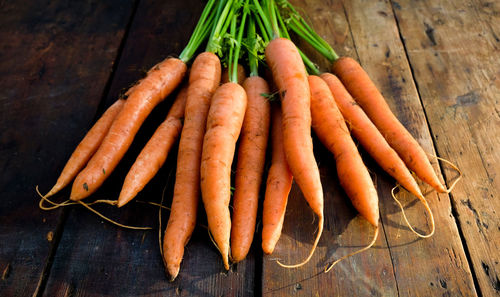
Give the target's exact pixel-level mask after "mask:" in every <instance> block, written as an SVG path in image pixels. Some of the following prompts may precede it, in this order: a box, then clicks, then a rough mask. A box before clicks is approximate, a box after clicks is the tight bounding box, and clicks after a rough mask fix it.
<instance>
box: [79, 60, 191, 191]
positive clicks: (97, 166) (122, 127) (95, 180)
mask: <svg viewBox="0 0 500 297" xmlns="http://www.w3.org/2000/svg"><path fill="white" fill-rule="evenodd" d="M186 69H187V66H186V64H184V62H182V61H181V60H179V59H175V58H167V59H165V60H163V61H162V62H160V63H158V64H157V65H156V66H154V67H153V68H151V70H149V72H148V74H147V75H146V77H145V78H144V79H142V80H140V81H139V82H138V84H137V85H135V86H134V87H133V90H132V91H131V92H130V94H129V95H128V98H127V101H126V102H125V104H124V106H123V109H122V110H121V111H120V113H119V114H118V116H117V117H116V119H115V120H114V121H113V124H112V125H111V127H110V129H109V132H108V134H107V135H106V137H105V138H104V140H103V141H102V144H101V146H100V147H99V149H98V150H97V152H96V153H95V154H94V156H93V157H92V158H91V159H90V161H89V163H88V164H87V167H85V169H84V170H83V171H82V172H80V174H78V176H77V177H76V179H75V182H74V183H73V188H72V190H71V195H70V199H71V200H81V199H83V198H85V197H88V196H89V195H91V194H92V193H94V192H95V191H96V190H97V189H98V188H99V186H101V184H102V183H103V182H104V180H105V179H106V178H107V177H108V176H109V175H110V174H111V172H112V171H113V170H114V169H115V167H116V165H118V163H119V162H120V160H121V158H122V157H123V155H125V153H126V152H127V150H128V148H129V147H130V145H131V144H132V141H133V140H134V137H135V134H136V133H137V131H138V130H139V128H140V127H141V125H142V123H143V122H144V120H145V119H146V117H147V116H148V115H149V114H150V113H151V111H152V110H153V108H154V107H155V106H156V105H157V104H158V103H160V102H161V101H162V100H163V99H164V98H165V97H167V96H168V95H169V94H170V93H171V92H172V91H173V90H174V89H175V88H176V87H177V86H178V85H179V84H180V82H181V81H182V78H183V77H184V74H185V73H186Z"/></svg>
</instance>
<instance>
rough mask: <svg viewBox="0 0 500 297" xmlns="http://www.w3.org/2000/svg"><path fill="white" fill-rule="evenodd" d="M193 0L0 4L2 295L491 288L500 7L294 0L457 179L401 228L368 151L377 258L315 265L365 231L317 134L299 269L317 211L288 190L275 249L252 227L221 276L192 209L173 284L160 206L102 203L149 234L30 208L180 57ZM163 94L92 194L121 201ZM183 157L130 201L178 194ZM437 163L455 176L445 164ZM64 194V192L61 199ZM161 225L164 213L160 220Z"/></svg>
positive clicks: (499, 143)
mask: <svg viewBox="0 0 500 297" xmlns="http://www.w3.org/2000/svg"><path fill="white" fill-rule="evenodd" d="M203 3H204V2H203V1H201V0H183V1H159V0H158V1H156V0H149V1H145V0H144V1H132V0H129V1H125V0H108V1H60V0H57V1H55V0H54V1H0V77H1V79H0V127H1V129H2V130H1V132H0V169H1V171H2V173H1V175H2V178H1V180H0V197H1V201H2V203H1V204H0V273H1V274H2V276H1V280H0V296H29V295H33V296H42V295H43V296H139V295H140V296H152V295H158V296H178V295H179V296H261V295H265V296H499V295H500V280H499V278H500V277H499V275H500V265H499V261H500V253H499V249H498V247H499V246H500V225H499V222H500V220H499V214H498V212H499V211H500V202H499V199H498V198H499V190H500V177H499V175H500V171H499V170H498V167H497V166H498V165H499V164H500V153H499V152H498V148H499V147H500V103H499V100H500V50H499V47H500V2H499V1H486V0H475V1H466V0H453V1H451V0H421V1H410V0H398V1H389V0H386V1H384V0H380V1H378V0H377V1H376V0H344V1H341V0H329V1H320V0H317V1H313V0H300V1H299V0H297V1H294V3H295V4H296V5H297V6H298V7H300V8H301V9H303V10H304V12H305V13H306V14H307V15H308V16H309V19H310V21H311V22H312V23H313V25H314V27H315V28H316V29H317V30H318V31H319V33H320V34H321V35H322V36H323V37H325V38H326V39H327V40H328V41H329V42H330V43H331V44H332V45H333V46H334V48H335V49H336V50H337V51H338V53H339V54H341V55H348V56H351V57H354V58H356V59H358V60H359V61H360V62H361V64H362V65H363V67H364V68H365V69H366V70H367V71H368V73H369V74H370V76H371V77H372V79H373V80H374V81H375V83H376V84H377V86H379V88H380V90H381V91H382V93H383V94H384V95H385V97H386V98H387V100H388V101H389V104H390V106H391V108H392V109H393V111H394V112H395V113H396V115H397V116H398V118H399V119H400V120H401V121H402V122H403V124H404V125H405V126H406V127H407V128H408V129H409V131H410V132H411V133H412V134H413V135H414V136H415V137H416V138H417V140H418V141H419V142H420V143H421V145H422V146H423V147H424V149H425V150H426V151H427V152H428V153H430V154H437V155H438V156H441V157H443V158H446V159H448V160H451V161H452V162H454V163H455V164H457V165H458V166H459V167H460V169H461V170H462V171H463V173H464V174H463V180H462V181H461V182H460V183H459V184H458V185H457V187H456V188H455V190H454V191H453V193H452V194H450V195H444V194H441V195H436V194H435V192H432V191H431V190H430V189H429V188H428V187H424V190H425V191H426V192H427V196H426V197H427V199H428V200H429V202H430V206H431V208H432V210H433V211H434V216H435V219H436V225H437V230H436V234H435V235H434V236H433V237H432V238H430V239H418V238H417V237H416V236H415V235H414V234H413V233H411V232H410V231H409V230H408V228H407V227H406V225H405V223H404V221H403V219H402V215H401V212H400V211H399V208H398V207H397V205H396V204H395V202H394V201H393V200H392V198H391V196H390V190H391V188H392V187H393V185H394V184H395V182H394V180H392V179H391V178H390V177H389V176H388V175H387V174H385V173H383V172H382V171H381V169H380V168H379V167H378V166H377V165H376V164H374V162H373V161H372V160H371V159H370V158H369V157H368V156H367V154H366V153H365V152H363V151H361V153H362V154H363V157H364V159H365V161H366V163H367V165H368V167H369V168H370V170H371V172H372V173H373V177H374V179H375V181H376V185H377V188H378V192H379V196H380V213H381V226H382V229H381V234H380V236H379V238H378V240H377V242H376V244H375V246H374V247H373V248H372V249H370V250H369V251H367V252H365V253H363V254H359V255H356V256H354V257H352V258H350V259H349V260H347V261H344V262H341V263H340V264H339V265H338V266H336V267H335V268H334V269H333V270H332V271H331V272H330V273H328V274H324V273H322V270H323V267H324V265H325V264H327V263H330V262H331V261H332V260H334V259H336V258H338V257H339V256H341V255H344V254H346V253H348V252H349V251H352V250H355V249H357V248H359V247H360V246H362V245H364V244H366V243H367V242H368V241H369V238H370V236H371V234H372V232H373V230H372V228H371V227H370V226H369V224H368V223H367V222H366V221H365V220H364V219H362V218H360V217H358V216H357V214H356V211H355V210H354V209H353V207H352V206H351V204H350V202H349V201H348V200H347V199H346V197H345V194H344V193H343V192H342V190H341V189H340V187H339V184H338V181H337V178H336V171H335V165H334V160H333V157H332V155H331V154H329V153H328V152H327V151H326V149H325V148H323V147H322V146H321V145H320V143H319V142H318V141H317V140H316V139H315V152H316V155H317V159H318V162H319V166H320V172H321V177H322V182H323V187H324V189H325V201H326V202H325V214H326V222H325V231H324V234H323V236H322V239H321V241H320V245H319V247H318V249H317V251H316V253H315V255H314V257H313V259H312V260H311V262H310V263H308V264H307V265H305V266H303V267H301V268H300V269H290V270H287V269H283V268H281V267H279V266H278V265H277V264H276V263H275V261H274V260H275V259H278V258H279V259H282V260H283V261H285V262H297V261H299V260H300V259H303V257H304V256H305V255H306V254H307V252H308V251H309V248H310V245H311V243H312V241H313V235H314V234H313V233H314V232H315V228H316V225H315V222H314V217H313V215H312V212H311V211H309V208H308V207H307V205H306V204H305V202H304V199H303V198H302V195H301V193H300V191H299V190H298V189H297V188H296V187H294V188H293V190H292V193H291V195H290V201H289V207H288V210H287V215H286V218H285V226H284V230H283V235H282V238H281V239H280V241H279V244H278V246H277V248H276V251H275V253H274V254H273V255H271V256H263V255H262V252H261V249H260V242H259V240H260V239H259V237H260V233H259V232H260V228H259V231H257V235H256V240H255V243H254V246H253V247H252V250H251V252H250V254H249V255H248V259H246V260H245V261H244V262H242V263H239V264H237V265H233V266H232V268H231V270H230V271H229V272H226V271H224V268H223V266H222V261H221V259H220V257H219V255H218V253H217V250H216V249H215V248H214V246H213V245H212V244H211V243H210V240H209V237H208V234H207V231H206V229H204V228H203V227H202V225H203V224H205V221H206V219H205V218H204V217H203V215H200V219H199V221H200V226H199V227H198V228H197V229H196V231H195V234H194V235H193V238H192V239H191V241H190V243H189V244H188V246H187V248H186V254H185V259H184V261H183V264H182V269H181V273H180V276H179V278H178V279H177V280H176V281H175V282H173V283H170V282H168V281H167V278H166V276H165V274H164V270H163V265H162V261H161V258H160V255H159V249H158V218H157V215H158V209H157V208H155V207H152V206H149V205H147V204H143V203H139V202H135V203H131V204H130V205H129V206H127V207H124V208H123V209H120V210H118V209H115V208H114V207H111V206H97V207H96V208H98V209H99V210H100V211H102V212H103V213H105V214H106V215H108V216H110V217H112V218H114V219H117V220H119V221H120V222H124V223H127V224H129V225H136V226H141V225H143V226H146V225H147V226H154V228H155V230H153V231H134V230H125V229H121V228H119V227H116V226H114V225H111V224H109V223H107V222H104V221H103V220H102V219H100V218H98V217H96V216H95V215H94V214H92V213H90V212H88V211H87V210H85V209H84V208H82V207H66V208H64V209H57V210H54V211H50V212H46V211H42V210H40V209H39V208H38V200H39V198H38V196H37V194H36V193H35V185H39V186H40V190H41V191H42V192H45V191H47V190H48V189H49V188H50V187H51V186H52V184H53V183H54V182H55V180H56V178H57V176H58V174H59V172H60V170H61V169H62V167H63V165H64V163H65V162H66V160H67V158H68V157H69V155H70V154H71V152H72V150H73V149H74V147H75V146H76V145H77V144H78V142H79V140H80V139H81V138H82V137H83V135H85V133H86V131H87V130H88V129H89V127H91V125H92V124H93V122H94V121H95V119H96V118H97V117H98V116H99V115H100V114H101V113H102V112H103V110H104V109H105V108H106V107H107V106H109V105H110V104H111V103H112V102H113V101H114V100H115V99H116V98H117V96H118V94H119V93H120V92H121V90H122V89H123V88H126V87H127V86H129V85H130V84H131V83H132V82H134V81H136V80H137V79H139V78H141V77H142V76H143V73H144V71H145V70H147V69H148V68H149V67H151V66H152V65H154V64H155V63H156V62H158V61H160V60H162V59H163V58H164V57H166V56H168V55H176V54H178V53H180V51H181V50H182V48H183V47H184V45H185V44H186V43H187V39H188V37H189V35H190V33H191V31H192V29H193V27H194V24H195V21H196V20H197V18H198V16H199V14H200V13H201V8H202V4H203ZM299 45H300V46H303V45H302V44H299ZM303 47H304V48H305V51H306V52H307V53H308V54H309V55H310V56H312V57H313V59H315V60H317V61H318V63H319V65H320V66H321V68H322V69H323V70H327V69H328V64H327V63H326V61H325V60H323V59H320V58H319V56H318V55H316V54H314V53H313V51H312V50H311V49H310V48H307V47H305V46H303ZM170 102H171V100H168V99H167V100H166V102H165V103H162V104H161V105H160V106H159V107H158V108H157V109H155V111H154V112H153V114H152V115H151V117H150V119H148V120H147V121H146V123H145V124H144V127H143V128H141V130H140V132H139V134H138V136H137V137H136V140H135V141H134V144H133V146H132V148H131V150H130V152H129V153H127V155H126V157H125V159H124V160H123V161H122V162H121V164H120V165H119V167H118V168H117V169H116V170H115V172H114V173H113V174H112V176H111V177H110V179H109V180H108V181H107V182H106V183H105V184H104V186H103V188H102V189H101V190H99V191H98V192H97V193H96V194H95V195H94V198H106V199H116V197H117V194H118V191H119V189H120V186H121V182H122V181H123V178H124V176H125V174H126V172H127V169H128V168H129V167H130V165H131V164H132V162H133V160H134V158H135V156H136V155H137V153H138V151H139V150H140V149H141V147H142V146H143V145H144V143H145V141H146V140H147V139H148V137H149V136H150V135H151V134H152V132H153V131H154V129H155V127H156V126H157V125H158V123H159V122H160V121H161V120H162V119H163V118H164V116H165V114H166V112H167V110H168V107H169V104H170ZM175 159H176V156H175V153H173V154H171V156H169V158H168V160H167V164H166V165H165V166H164V167H163V169H162V170H161V171H160V173H159V174H158V176H157V177H156V178H155V179H154V180H153V181H152V182H151V184H150V185H148V186H147V187H146V189H145V190H144V191H143V192H142V193H141V194H140V195H139V197H137V200H142V201H160V199H161V196H162V191H163V189H164V188H165V189H166V190H165V204H167V205H168V204H169V203H170V199H171V195H172V185H173V180H172V178H171V176H172V175H173V171H174V170H175V169H174V168H175ZM434 165H435V169H436V170H437V172H439V174H440V176H441V177H442V178H443V179H444V180H445V181H446V182H447V183H448V184H449V182H450V180H452V179H453V177H454V175H455V174H454V171H453V170H450V169H449V168H448V167H447V166H440V164H437V163H436V162H434ZM441 165H442V164H441ZM68 195H69V190H68V189H66V190H65V191H63V192H62V193H61V194H60V195H57V196H56V197H54V199H56V200H58V201H63V200H65V199H67V197H68ZM398 197H399V198H400V199H401V200H402V201H404V202H405V207H406V209H407V213H408V216H409V219H410V221H411V222H412V223H413V224H414V225H416V226H417V228H418V229H419V230H421V231H427V230H428V228H429V226H428V221H429V220H428V218H427V216H426V215H425V212H424V209H423V207H422V206H421V204H419V203H417V202H416V201H415V198H414V197H411V196H410V195H407V194H405V193H399V194H398ZM200 213H203V211H200ZM167 217H168V213H167V212H164V213H163V226H165V219H166V218H167Z"/></svg>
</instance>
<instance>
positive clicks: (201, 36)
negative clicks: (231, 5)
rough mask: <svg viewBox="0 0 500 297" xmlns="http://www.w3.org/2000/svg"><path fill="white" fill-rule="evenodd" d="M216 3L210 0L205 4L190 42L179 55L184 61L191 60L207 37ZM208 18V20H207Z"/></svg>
mask: <svg viewBox="0 0 500 297" xmlns="http://www.w3.org/2000/svg"><path fill="white" fill-rule="evenodd" d="M214 3H215V0H209V1H208V2H207V4H206V5H205V8H204V9H203V12H202V13H201V16H200V19H199V20H198V24H196V27H195V28H194V31H193V34H192V35H191V37H190V39H189V42H188V44H187V45H186V47H185V48H184V50H182V52H181V54H180V55H179V59H180V60H181V61H183V62H184V63H186V62H188V61H189V60H191V58H192V57H193V55H194V53H195V52H196V50H197V49H198V47H199V46H200V44H201V43H202V42H203V41H204V40H205V39H206V38H207V33H208V30H207V28H210V27H211V26H212V21H213V13H211V12H212V7H213V5H214ZM207 18H208V20H207Z"/></svg>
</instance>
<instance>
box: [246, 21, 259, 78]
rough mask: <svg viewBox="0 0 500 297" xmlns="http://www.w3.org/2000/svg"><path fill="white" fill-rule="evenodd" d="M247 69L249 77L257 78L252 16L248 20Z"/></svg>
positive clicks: (255, 38) (255, 45) (257, 65)
mask: <svg viewBox="0 0 500 297" xmlns="http://www.w3.org/2000/svg"><path fill="white" fill-rule="evenodd" d="M247 38H248V67H249V68H250V76H259V60H258V58H257V35H256V33H255V20H254V18H253V17H252V16H250V18H249V19H248V33H247Z"/></svg>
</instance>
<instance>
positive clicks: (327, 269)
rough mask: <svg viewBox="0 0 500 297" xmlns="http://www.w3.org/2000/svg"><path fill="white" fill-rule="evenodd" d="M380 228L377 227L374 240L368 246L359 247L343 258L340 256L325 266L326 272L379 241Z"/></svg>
mask: <svg viewBox="0 0 500 297" xmlns="http://www.w3.org/2000/svg"><path fill="white" fill-rule="evenodd" d="M378 230H379V228H378V227H375V233H374V234H373V239H372V241H371V242H370V243H369V244H368V245H367V246H365V247H364V248H362V249H359V250H357V251H355V252H352V253H349V254H347V255H345V256H343V257H342V258H339V259H337V260H335V261H334V262H333V263H332V264H330V266H326V267H325V273H327V272H328V271H330V270H331V269H332V268H333V266H335V265H337V264H338V263H339V262H340V261H342V260H345V259H347V258H350V257H352V256H354V255H356V254H359V253H362V252H364V251H366V250H368V249H370V248H371V247H372V246H373V245H374V244H375V242H376V241H377V238H378Z"/></svg>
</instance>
